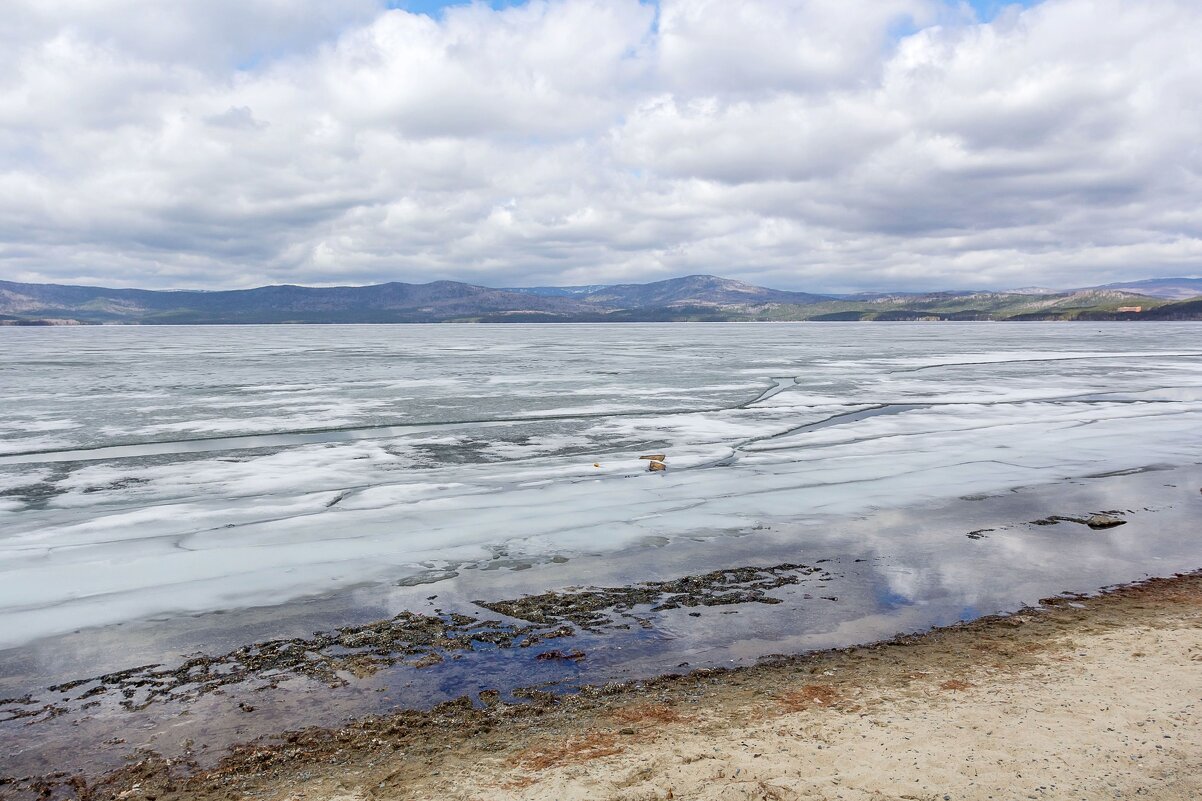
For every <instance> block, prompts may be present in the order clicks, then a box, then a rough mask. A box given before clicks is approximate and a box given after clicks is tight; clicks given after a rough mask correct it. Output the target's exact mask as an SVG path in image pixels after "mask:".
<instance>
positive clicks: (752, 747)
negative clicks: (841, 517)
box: [0, 573, 1202, 801]
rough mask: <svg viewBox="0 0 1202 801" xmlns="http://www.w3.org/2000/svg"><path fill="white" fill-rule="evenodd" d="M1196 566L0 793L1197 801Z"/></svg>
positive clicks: (1201, 593) (1200, 762)
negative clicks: (818, 648)
mask: <svg viewBox="0 0 1202 801" xmlns="http://www.w3.org/2000/svg"><path fill="white" fill-rule="evenodd" d="M1199 697H1202V574H1200V573H1194V574H1188V575H1178V576H1176V577H1173V578H1168V579H1153V580H1150V581H1146V582H1143V583H1139V584H1135V585H1130V586H1126V587H1122V588H1118V589H1114V590H1111V591H1108V592H1106V593H1103V594H1101V595H1099V596H1096V597H1080V596H1057V597H1054V598H1048V599H1045V601H1044V602H1042V603H1041V605H1040V606H1039V607H1037V608H1028V609H1024V610H1022V611H1020V612H1018V613H1016V614H1013V615H1007V616H992V617H987V618H981V619H978V620H976V621H973V622H971V623H966V624H961V625H956V626H952V627H945V628H939V629H935V630H932V631H931V632H929V633H925V634H919V635H910V636H903V637H898V638H895V639H893V640H891V641H888V642H885V643H877V644H872V645H865V646H860V647H855V648H848V649H838V650H831V651H826V652H821V653H815V654H810V655H806V656H800V657H780V658H772V659H766V660H763V661H761V663H760V664H758V665H756V666H753V667H747V668H739V669H732V670H700V671H695V672H692V673H688V674H685V675H668V676H663V677H660V678H658V679H655V680H651V681H646V682H632V683H626V684H615V685H608V686H602V687H590V688H586V689H585V691H583V692H581V693H580V694H578V695H572V696H559V697H556V696H551V695H545V696H540V695H538V694H534V695H533V696H532V697H531V698H530V699H528V700H527V701H526V702H524V703H520V704H505V703H500V702H499V701H498V699H497V698H496V697H495V696H493V695H489V694H487V693H484V694H481V696H480V697H479V698H477V699H474V700H475V703H473V699H469V698H462V699H460V700H458V701H455V702H451V703H447V704H443V705H441V706H439V707H437V708H435V709H433V710H430V711H427V712H415V711H405V712H398V713H395V714H389V715H382V716H373V717H369V718H365V719H362V720H359V721H356V722H355V723H353V724H351V725H347V726H343V727H339V728H310V729H305V730H299V731H294V732H290V733H285V734H282V735H280V736H278V737H275V738H269V739H264V740H260V741H257V742H252V743H248V744H245V745H242V746H239V747H236V748H234V749H232V750H231V751H230V752H229V754H228V755H227V756H226V757H224V758H223V759H222V760H221V761H219V762H218V763H216V764H213V765H210V766H207V767H201V766H200V764H199V763H198V762H197V761H195V760H193V759H191V758H190V757H189V756H188V755H184V756H183V757H182V758H178V759H165V758H162V757H158V756H155V755H142V756H141V757H137V756H135V758H133V759H131V760H130V762H129V764H128V765H127V766H125V767H123V768H121V769H118V770H116V771H113V772H111V773H109V774H107V775H105V776H103V777H100V778H98V779H96V780H93V781H85V780H82V779H72V778H71V777H67V776H62V777H57V778H55V777H43V778H40V779H32V777H29V778H27V779H24V780H18V779H10V780H8V784H7V786H0V795H6V796H12V797H17V795H18V794H21V795H35V796H36V795H41V796H43V797H56V796H57V797H68V796H73V797H77V798H80V799H89V801H91V799H117V798H119V799H122V801H134V800H135V799H146V801H166V800H167V799H205V800H206V801H207V799H213V798H218V797H220V798H244V797H254V798H268V799H291V798H301V797H304V798H329V799H367V798H385V799H424V798H429V799H511V798H512V799H518V798H528V799H552V798H554V799H611V798H612V799H629V800H631V801H633V799H652V798H656V799H667V798H698V799H727V798H749V799H750V798H756V799H802V798H824V799H825V798H845V799H861V798H863V799H868V798H910V799H941V798H942V799H952V798H955V799H989V798H996V799H1003V798H1028V797H1029V798H1041V799H1042V798H1074V799H1077V798H1085V799H1093V798H1116V797H1118V798H1123V797H1134V796H1137V795H1140V796H1145V797H1153V798H1158V799H1178V798H1180V799H1186V798H1190V799H1192V798H1197V797H1199V793H1202V778H1200V777H1202V771H1200V770H1199V767H1202V727H1200V726H1199V723H1202V719H1200V717H1202V709H1199V706H1198V698H1199Z"/></svg>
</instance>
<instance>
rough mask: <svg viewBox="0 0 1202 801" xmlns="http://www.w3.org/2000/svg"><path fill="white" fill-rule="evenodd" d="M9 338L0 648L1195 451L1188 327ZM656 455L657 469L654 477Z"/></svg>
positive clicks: (416, 329)
mask: <svg viewBox="0 0 1202 801" xmlns="http://www.w3.org/2000/svg"><path fill="white" fill-rule="evenodd" d="M0 342H2V343H3V349H2V351H0V371H2V372H0V375H3V377H4V380H3V382H2V386H0V411H2V414H0V648H4V647H12V646H16V645H21V644H23V643H26V642H29V641H31V640H34V639H36V638H39V637H44V636H49V635H54V634H59V633H64V632H68V631H72V630H74V629H78V628H80V627H85V626H95V625H105V624H113V623H120V622H123V621H128V620H136V619H142V618H146V617H149V616H153V615H165V614H178V613H189V612H203V611H209V610H217V609H230V608H239V607H246V606H255V605H263V604H278V603H283V602H287V601H288V600H290V599H296V598H300V597H304V596H311V595H317V594H323V593H330V592H336V591H339V590H340V589H343V588H347V587H351V586H355V585H361V584H364V583H370V582H396V581H400V580H404V579H405V578H406V577H411V576H416V575H422V574H426V573H429V572H431V571H435V572H437V571H454V570H464V569H469V568H472V567H480V566H483V565H495V564H496V563H497V562H498V560H497V559H496V558H495V557H497V556H498V554H504V559H502V560H500V563H501V564H503V565H509V566H521V565H523V564H528V563H533V562H539V561H544V560H547V559H549V558H550V557H552V556H554V555H557V554H562V555H568V556H576V555H579V554H604V553H612V552H615V551H619V550H623V549H628V548H634V547H640V546H641V545H643V544H645V543H647V542H650V541H653V540H654V541H663V540H665V539H666V540H673V539H677V538H686V537H687V538H711V537H712V538H721V537H722V536H724V535H731V534H746V533H748V532H754V531H755V530H756V529H757V527H759V526H762V525H764V524H769V523H773V522H777V521H797V520H822V519H837V518H841V517H842V518H846V517H849V516H856V515H859V514H864V513H866V512H868V511H872V510H880V509H890V508H902V507H916V506H922V505H924V504H929V503H935V502H938V501H940V500H944V499H951V498H955V497H958V496H963V495H967V494H972V493H985V492H992V491H998V490H1004V489H1007V488H1009V487H1014V486H1018V485H1033V484H1050V483H1054V482H1058V481H1062V480H1065V479H1068V478H1072V477H1078V476H1087V475H1096V474H1099V473H1105V472H1112V471H1120V470H1129V469H1136V468H1141V467H1146V466H1149V465H1187V464H1195V463H1197V462H1198V461H1199V456H1198V454H1199V453H1200V448H1199V446H1200V445H1202V433H1200V432H1202V369H1199V368H1200V367H1202V329H1200V328H1199V327H1197V326H1196V325H1191V324H1188V323H1185V324H1172V323H1165V324H1131V325H1127V324H1107V325H1104V326H1101V327H1100V328H1099V327H1097V326H1092V325H1089V324H1085V323H1074V324H1062V323H1048V324H1043V323H1030V324H939V325H928V324H880V323H876V324H745V325H736V324H717V325H689V324H672V325H641V324H640V325H609V326H600V325H598V326H587V325H572V326H566V325H565V326H553V325H543V326H526V325H499V326H274V327H272V326H251V327H220V328H217V327H214V328H190V327H189V328H116V327H111V328H110V327H105V328H50V329H20V328H8V329H0ZM654 452H665V453H667V454H668V460H667V463H668V468H669V469H668V470H667V472H665V473H656V474H652V473H648V472H647V471H646V463H645V462H640V461H639V460H638V458H637V457H638V456H639V455H641V454H644V453H654ZM595 464H596V465H599V466H597V467H595V466H594V465H595ZM719 541H720V540H719Z"/></svg>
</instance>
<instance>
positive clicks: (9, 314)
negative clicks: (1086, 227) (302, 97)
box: [0, 275, 1202, 325]
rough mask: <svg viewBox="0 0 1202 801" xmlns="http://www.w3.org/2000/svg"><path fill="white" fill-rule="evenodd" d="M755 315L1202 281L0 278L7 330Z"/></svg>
mask: <svg viewBox="0 0 1202 801" xmlns="http://www.w3.org/2000/svg"><path fill="white" fill-rule="evenodd" d="M755 320H765V321H767V320H814V321H843V320H1202V279H1200V278H1156V279H1149V280H1145V281H1136V282H1131V283H1123V284H1108V285H1106V286H1098V287H1086V288H1081V289H1072V290H1050V289H1038V288H1034V289H1017V290H1012V291H1006V292H993V291H980V292H971V291H962V292H952V291H948V292H929V293H900V292H899V293H863V294H856V295H817V294H811V293H807V292H790V291H785V290H777V289H768V288H766V287H759V286H753V285H751V284H745V283H742V282H740V281H732V280H730V279H726V278H719V277H717V276H712V275H690V276H686V277H684V278H672V279H669V280H665V281H653V282H650V283H646V284H615V285H593V286H577V287H511V288H505V289H494V288H491V287H485V286H476V285H473V284H465V283H459V282H456V281H434V282H432V283H427V284H406V283H399V282H390V283H386V284H376V285H373V286H341V287H304V286H292V285H282V286H265V287H259V288H256V289H238V290H223V291H198V290H147V289H109V288H105V287H92V286H68V285H59V284H23V283H16V282H12V281H0V325H3V324H6V325H56V324H59V325H61V324H101V323H109V324H113V323H117V324H139V325H167V324H176V325H179V324H239V323H243V324H245V323H434V322H648V321H662V322H676V321H711V322H725V321H755Z"/></svg>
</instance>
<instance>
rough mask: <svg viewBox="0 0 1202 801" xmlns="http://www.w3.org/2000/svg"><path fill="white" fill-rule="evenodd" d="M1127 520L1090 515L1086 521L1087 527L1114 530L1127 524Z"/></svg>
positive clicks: (1109, 516)
mask: <svg viewBox="0 0 1202 801" xmlns="http://www.w3.org/2000/svg"><path fill="white" fill-rule="evenodd" d="M1126 522H1127V521H1126V520H1121V519H1119V518H1117V517H1114V516H1112V515H1090V516H1089V518H1088V519H1087V520H1086V521H1085V525H1087V526H1089V527H1090V528H1114V527H1115V526H1121V525H1123V524H1124V523H1126Z"/></svg>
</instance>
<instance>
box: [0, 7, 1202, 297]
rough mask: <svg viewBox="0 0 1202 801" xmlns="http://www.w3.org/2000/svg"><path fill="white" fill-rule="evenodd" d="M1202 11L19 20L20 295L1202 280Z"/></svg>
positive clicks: (9, 65) (100, 11) (163, 15)
mask: <svg viewBox="0 0 1202 801" xmlns="http://www.w3.org/2000/svg"><path fill="white" fill-rule="evenodd" d="M1199 41H1202V4H1200V3H1198V2H1197V0H1043V2H1026V3H1007V2H1001V1H995V0H975V2H972V3H967V2H961V1H960V0H740V1H739V2H730V1H729V0H659V2H655V3H652V2H639V1H638V0H519V1H514V0H494V1H493V2H491V3H486V2H474V3H446V2H435V1H434V0H339V2H336V3H331V2H329V1H328V0H174V2H170V3H159V2H151V0H59V2H55V3H47V2H44V1H43V0H6V3H5V25H4V26H3V27H0V278H3V279H7V280H13V281H29V282H53V283H79V284H95V285H104V286H139V287H146V288H201V289H224V288H238V287H249V286H258V285H263V284H278V283H297V284H309V285H336V284H370V283H377V282H383V281H393V280H395V281H409V282H425V281H433V280H443V279H448V280H458V281H467V282H471V283H478V284H485V285H490V286H524V285H548V284H550V285H572V284H598V283H618V282H634V281H639V282H642V281H653V280H659V279H664V278H671V277H675V276H681V275H689V274H695V273H710V274H715V275H721V276H725V277H728V278H735V279H740V280H744V281H748V282H751V283H756V284H761V285H766V286H772V287H777V288H782V289H799V290H809V291H816V292H846V291H859V290H885V289H889V290H926V289H936V288H947V289H965V288H982V289H1006V288H1018V287H1028V286H1049V287H1073V286H1088V285H1094V284H1101V283H1107V282H1110V281H1119V280H1134V279H1140V278H1148V277H1155V276H1180V275H1186V276H1196V275H1200V274H1202V48H1199V47H1197V46H1196V43H1197V42H1199Z"/></svg>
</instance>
